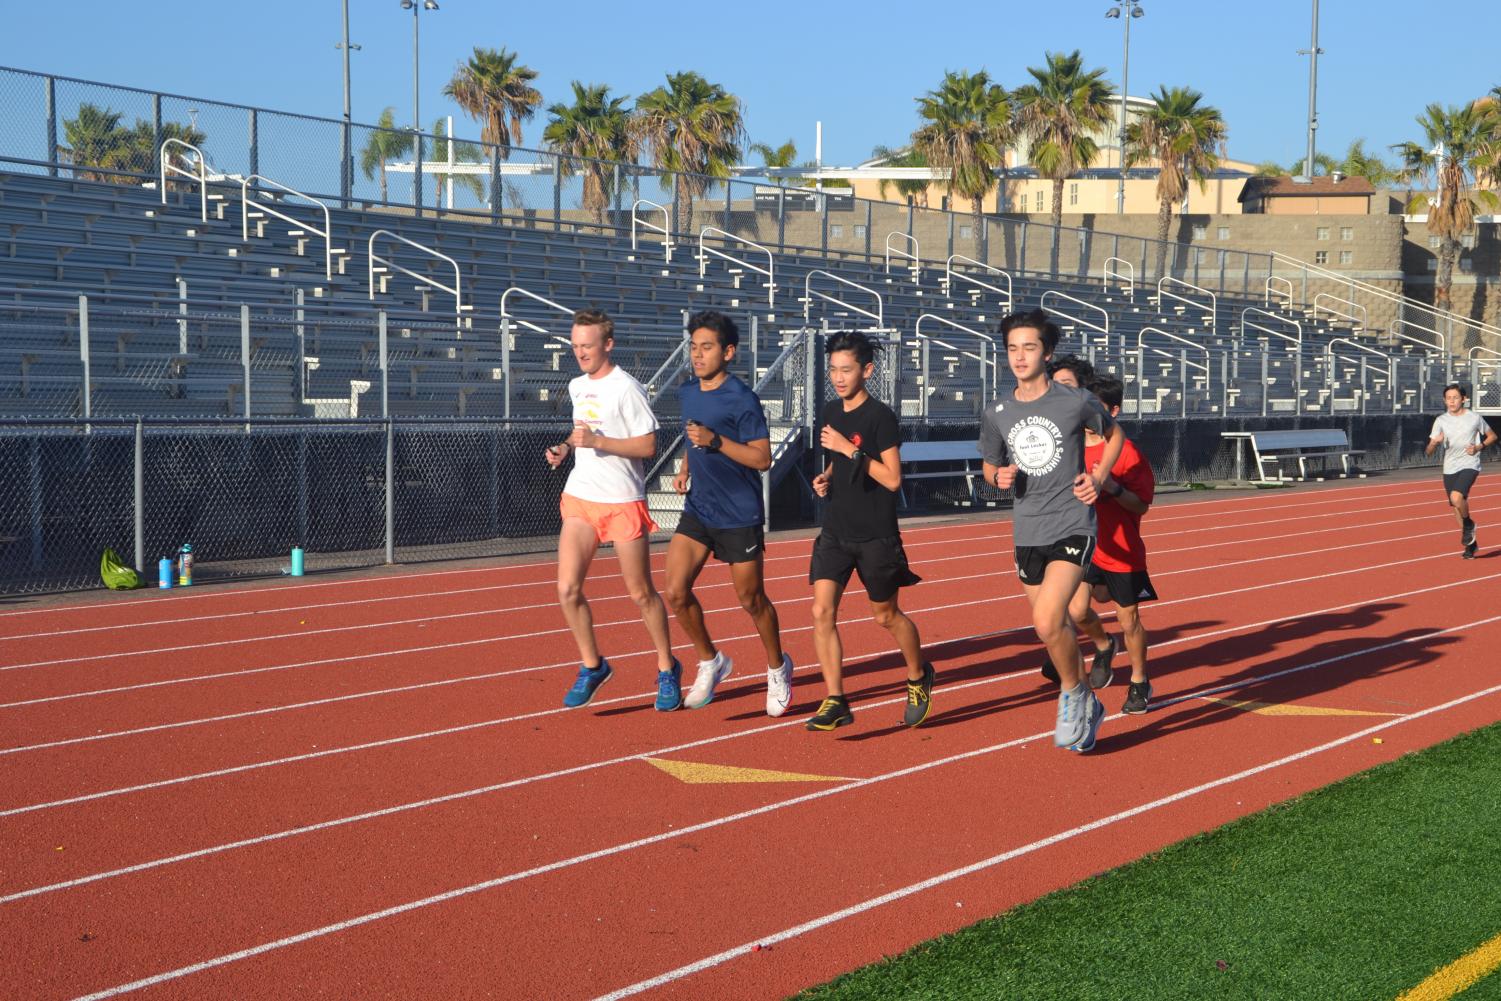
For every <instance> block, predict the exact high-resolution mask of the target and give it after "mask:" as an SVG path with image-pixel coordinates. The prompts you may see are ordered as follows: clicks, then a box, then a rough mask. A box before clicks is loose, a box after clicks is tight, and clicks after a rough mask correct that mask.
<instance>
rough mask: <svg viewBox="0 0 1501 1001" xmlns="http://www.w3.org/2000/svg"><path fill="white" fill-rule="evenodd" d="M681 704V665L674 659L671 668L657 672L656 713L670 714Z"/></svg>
mask: <svg viewBox="0 0 1501 1001" xmlns="http://www.w3.org/2000/svg"><path fill="white" fill-rule="evenodd" d="M682 704H683V665H682V664H679V663H678V659H677V658H676V657H674V658H672V667H671V669H669V670H666V671H658V672H657V712H659V713H670V712H672V711H673V710H674V709H676V708H678V707H679V706H681V705H682Z"/></svg>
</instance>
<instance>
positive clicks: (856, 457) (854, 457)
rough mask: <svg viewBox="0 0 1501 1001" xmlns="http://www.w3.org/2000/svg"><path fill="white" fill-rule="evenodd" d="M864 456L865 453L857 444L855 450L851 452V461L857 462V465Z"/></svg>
mask: <svg viewBox="0 0 1501 1001" xmlns="http://www.w3.org/2000/svg"><path fill="white" fill-rule="evenodd" d="M863 458H865V453H864V452H862V451H860V448H859V446H856V448H855V450H854V451H853V452H851V453H850V461H851V462H853V463H856V464H857V465H858V464H859V462H860V460H861V459H863Z"/></svg>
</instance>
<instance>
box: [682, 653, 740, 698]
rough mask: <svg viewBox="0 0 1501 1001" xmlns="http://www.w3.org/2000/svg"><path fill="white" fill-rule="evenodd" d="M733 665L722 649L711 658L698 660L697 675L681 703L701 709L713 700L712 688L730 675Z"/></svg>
mask: <svg viewBox="0 0 1501 1001" xmlns="http://www.w3.org/2000/svg"><path fill="white" fill-rule="evenodd" d="M734 667H735V665H734V663H733V662H732V661H731V660H730V658H728V657H726V656H725V655H724V651H723V650H721V651H719V652H718V653H716V654H715V655H714V659H713V660H701V661H699V662H698V677H696V678H694V679H693V687H692V688H690V689H688V694H687V695H686V696H684V698H683V705H685V706H687V707H688V708H689V709H702V708H703V707H704V706H706V705H708V704H709V703H710V702H713V701H714V689H715V688H717V687H718V686H719V683H720V682H721V681H723V680H724V679H725V678H728V677H729V676H730V672H731V671H732V670H734Z"/></svg>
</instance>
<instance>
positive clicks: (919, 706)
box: [902, 661, 936, 726]
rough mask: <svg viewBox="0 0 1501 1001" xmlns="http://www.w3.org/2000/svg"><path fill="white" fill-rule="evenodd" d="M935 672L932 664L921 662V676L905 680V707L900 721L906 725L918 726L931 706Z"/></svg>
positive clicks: (926, 716)
mask: <svg viewBox="0 0 1501 1001" xmlns="http://www.w3.org/2000/svg"><path fill="white" fill-rule="evenodd" d="M935 678H936V672H935V671H934V670H933V665H932V664H929V663H928V662H927V661H924V662H923V666H922V678H920V679H919V680H917V681H909V682H907V708H906V709H905V710H904V711H903V713H902V722H903V723H905V724H906V725H907V726H920V725H922V722H923V720H925V719H927V718H928V712H929V710H931V709H932V708H933V681H934V680H935Z"/></svg>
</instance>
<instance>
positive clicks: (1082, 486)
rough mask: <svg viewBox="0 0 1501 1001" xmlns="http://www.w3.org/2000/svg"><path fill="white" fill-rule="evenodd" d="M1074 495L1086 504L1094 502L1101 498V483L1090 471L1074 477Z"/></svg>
mask: <svg viewBox="0 0 1501 1001" xmlns="http://www.w3.org/2000/svg"><path fill="white" fill-rule="evenodd" d="M1074 496H1075V497H1077V498H1079V500H1080V501H1082V502H1083V503H1085V504H1093V503H1094V502H1095V501H1097V500H1099V498H1100V485H1099V484H1098V483H1096V482H1095V481H1094V477H1093V476H1090V475H1089V474H1088V473H1080V474H1079V475H1078V476H1075V477H1074Z"/></svg>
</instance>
